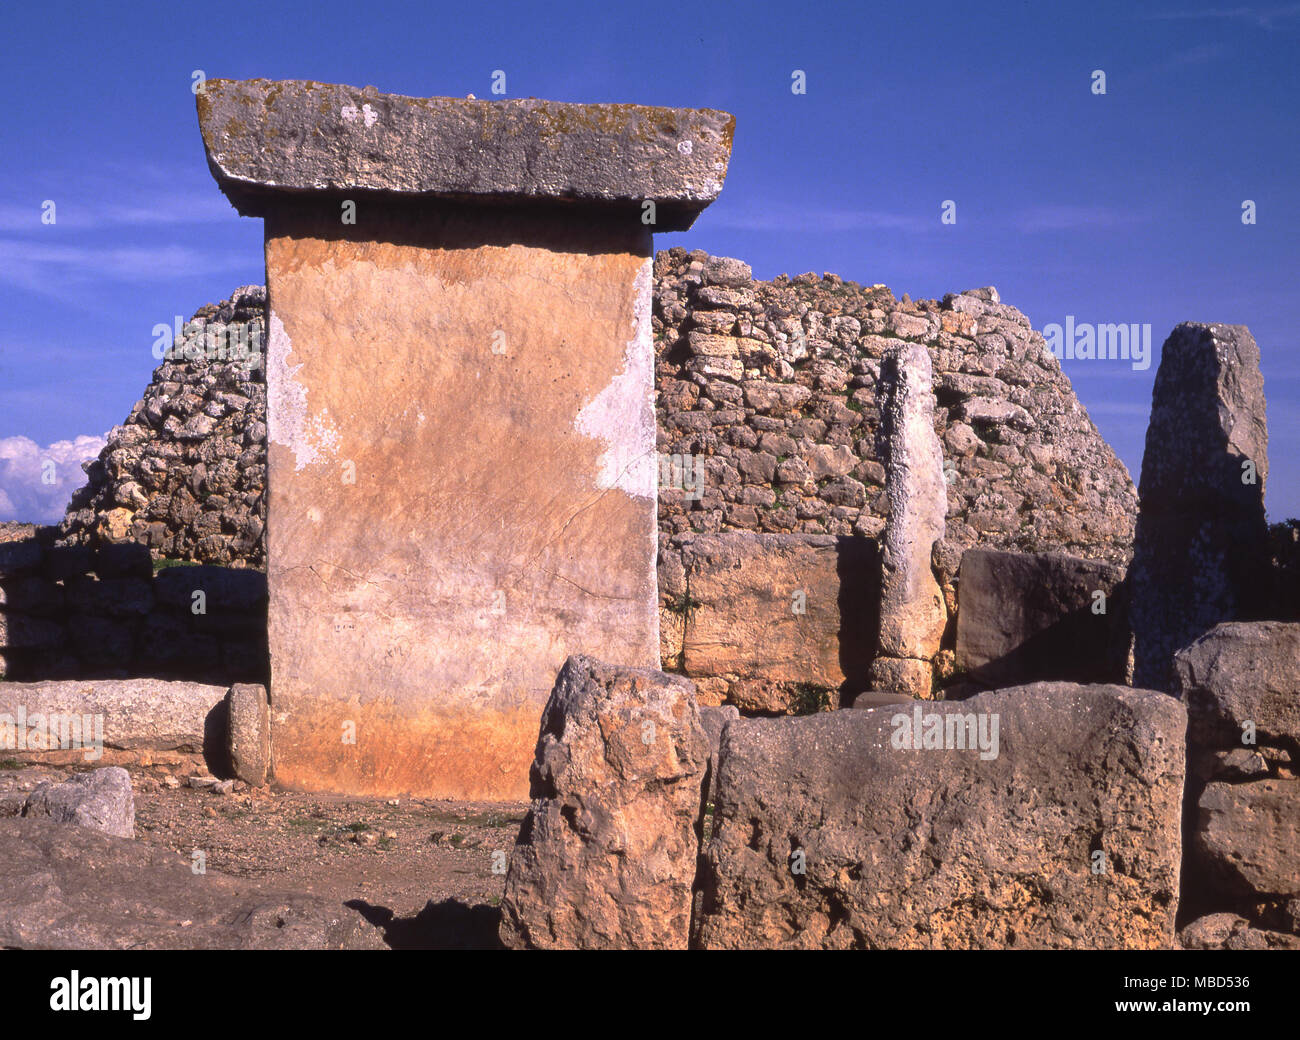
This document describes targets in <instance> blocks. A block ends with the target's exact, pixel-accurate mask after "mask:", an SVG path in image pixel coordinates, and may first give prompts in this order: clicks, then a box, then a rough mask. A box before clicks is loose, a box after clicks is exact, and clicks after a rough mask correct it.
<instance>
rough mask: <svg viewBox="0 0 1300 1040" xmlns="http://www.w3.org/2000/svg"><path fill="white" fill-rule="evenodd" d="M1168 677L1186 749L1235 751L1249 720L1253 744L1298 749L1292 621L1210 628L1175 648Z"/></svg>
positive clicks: (1299, 709) (1299, 631) (1297, 643)
mask: <svg viewBox="0 0 1300 1040" xmlns="http://www.w3.org/2000/svg"><path fill="white" fill-rule="evenodd" d="M1174 675H1175V692H1176V693H1177V695H1178V697H1179V699H1180V700H1182V702H1183V703H1184V704H1185V705H1186V706H1187V716H1188V727H1189V728H1188V741H1189V743H1190V744H1192V745H1193V746H1196V747H1205V748H1222V749H1231V748H1240V747H1242V746H1243V743H1242V737H1243V733H1244V732H1245V726H1246V724H1247V723H1251V724H1253V731H1254V732H1253V736H1254V743H1257V744H1282V745H1285V746H1288V747H1290V748H1292V749H1294V750H1300V624H1297V623H1287V622H1281V621H1259V622H1230V623H1227V624H1222V625H1217V626H1215V627H1214V628H1213V629H1211V630H1210V631H1209V632H1206V633H1205V634H1204V635H1202V636H1201V637H1200V638H1199V639H1197V640H1196V641H1195V642H1193V643H1192V644H1191V645H1190V646H1188V647H1186V648H1184V649H1183V650H1180V651H1179V652H1178V654H1177V655H1176V656H1175V658H1174Z"/></svg>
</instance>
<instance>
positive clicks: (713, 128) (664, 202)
mask: <svg viewBox="0 0 1300 1040" xmlns="http://www.w3.org/2000/svg"><path fill="white" fill-rule="evenodd" d="M196 100H197V103H198V113H199V127H200V129H201V130H202V132H203V144H204V148H205V149H206V150H207V156H208V165H209V167H210V168H211V169H212V173H213V176H215V177H216V179H217V182H218V183H219V184H220V185H221V188H222V190H223V191H225V192H226V194H227V195H229V196H230V198H231V200H232V201H233V202H234V203H235V205H236V206H237V207H238V208H239V210H240V212H242V213H244V214H245V215H256V216H265V215H266V214H267V212H268V211H270V210H273V209H274V208H275V207H277V206H282V205H284V204H285V202H286V201H289V200H291V199H292V198H293V197H294V196H295V195H296V196H301V195H302V194H303V193H307V192H311V193H317V194H319V193H323V192H330V193H348V192H354V193H355V192H364V193H382V194H383V195H385V196H387V197H410V198H414V199H428V198H441V199H455V200H474V201H481V200H484V199H489V200H493V201H497V202H501V203H507V204H514V205H518V204H525V205H531V204H536V203H539V202H552V203H559V204H567V205H574V204H576V205H580V206H582V207H583V208H584V209H587V210H590V209H592V208H594V207H605V208H610V209H615V208H618V209H621V210H622V211H623V212H624V214H625V215H627V216H628V217H631V218H633V219H636V220H637V221H640V219H641V214H642V208H641V207H642V202H643V201H645V200H650V201H653V202H654V203H655V206H656V220H655V228H656V229H657V230H661V231H684V230H686V229H687V228H689V227H690V226H691V224H692V223H693V222H694V219H695V217H696V216H697V215H698V214H699V212H700V211H701V210H703V209H704V207H705V206H707V205H708V204H709V203H710V202H712V201H713V200H714V199H715V198H717V196H718V193H719V192H720V191H721V190H722V182H723V180H724V179H725V178H726V174H727V163H728V162H729V160H730V157H731V140H732V134H733V132H734V129H735V117H734V116H731V115H729V114H728V113H726V112H717V111H714V110H712V109H687V108H653V107H650V106H645V105H607V104H600V105H578V104H568V103H564V102H556V101H540V100H538V99H536V98H528V99H526V100H501V101H487V100H477V99H463V98H412V97H403V96H401V95H398V94H382V93H380V92H379V91H377V90H375V88H373V87H367V88H365V89H358V88H356V87H349V86H341V85H337V84H331V83H313V82H308V81H302V80H282V81H273V80H264V79H253V80H220V79H211V80H208V81H207V82H206V84H205V86H204V89H203V90H202V91H201V92H199V93H198V94H197V95H196ZM337 208H338V207H337V206H336V207H335V209H337Z"/></svg>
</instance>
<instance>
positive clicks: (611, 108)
mask: <svg viewBox="0 0 1300 1040" xmlns="http://www.w3.org/2000/svg"><path fill="white" fill-rule="evenodd" d="M198 114H199V124H200V127H201V129H202V133H203V143H204V147H205V148H206V150H207V157H208V164H209V166H210V168H211V170H212V173H213V175H214V176H215V177H216V179H217V183H218V184H219V185H220V186H221V189H222V191H223V192H225V194H226V195H227V196H228V197H229V199H230V200H231V202H232V203H233V204H234V205H235V207H236V208H237V209H238V210H239V212H240V213H241V214H242V215H244V216H253V217H261V218H262V219H263V220H264V221H265V232H266V272H267V293H268V306H267V316H268V329H267V350H266V366H267V370H266V380H267V415H268V419H267V426H268V456H267V487H268V496H269V498H268V503H267V573H268V586H269V607H268V632H269V646H270V655H271V669H272V703H273V725H274V729H275V770H276V775H277V776H278V778H279V779H280V780H281V781H283V782H284V783H287V784H291V785H294V786H297V787H300V788H305V789H318V790H319V789H327V790H338V791H350V792H355V793H358V794H394V793H402V792H410V793H413V794H417V795H424V796H432V797H453V798H522V797H524V796H526V794H527V777H528V767H529V763H530V761H531V756H532V751H533V746H534V744H535V742H536V739H537V720H538V717H539V715H540V713H541V708H542V706H543V704H544V703H545V701H546V698H547V695H548V693H549V691H550V689H551V687H552V685H553V684H554V681H555V675H556V672H557V671H558V670H559V668H560V666H561V665H562V664H563V663H564V661H565V659H566V658H567V657H568V656H569V655H571V654H574V653H579V652H582V653H589V654H592V655H595V656H597V657H599V658H602V659H605V660H610V661H617V662H620V663H622V664H625V665H628V666H639V667H650V668H656V667H658V665H659V622H658V617H659V613H658V600H657V589H656V580H655V561H656V545H657V536H656V531H657V519H656V466H655V412H654V351H653V344H652V338H651V318H650V314H651V276H652V264H653V253H652V248H651V234H652V232H653V231H654V230H656V229H660V230H670V231H680V230H685V229H687V228H689V227H690V226H691V224H692V223H693V221H694V220H695V218H696V216H697V215H698V214H699V213H700V212H701V210H703V209H704V207H705V206H707V205H708V204H709V203H710V202H711V201H713V199H715V198H716V197H717V195H718V193H719V191H720V190H721V188H722V182H723V179H724V178H725V176H726V171H727V162H728V158H729V156H730V151H731V139H732V130H733V126H734V119H733V117H732V116H730V115H728V114H726V113H723V112H717V111H712V110H687V109H664V108H649V107H642V106H637V105H577V104H560V103H555V102H548V101H535V100H527V101H492V102H489V101H477V100H472V99H471V100H459V99H449V98H426V99H419V98H409V97H400V96H396V95H390V94H381V93H378V92H377V91H375V90H374V89H373V88H367V89H365V90H358V89H355V88H351V87H345V86H334V85H329V84H321V83H312V82H271V81H267V80H249V81H240V82H236V81H229V80H215V81H209V82H208V83H207V86H206V90H205V91H204V92H203V93H200V94H199V95H198Z"/></svg>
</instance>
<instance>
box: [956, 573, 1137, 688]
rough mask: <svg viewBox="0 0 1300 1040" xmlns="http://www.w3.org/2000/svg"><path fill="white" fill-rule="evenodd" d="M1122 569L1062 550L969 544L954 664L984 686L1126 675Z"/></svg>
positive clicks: (961, 585) (1108, 679)
mask: <svg viewBox="0 0 1300 1040" xmlns="http://www.w3.org/2000/svg"><path fill="white" fill-rule="evenodd" d="M1123 578H1124V570H1123V568H1122V567H1117V566H1116V565H1115V564H1113V563H1107V562H1105V561H1104V560H1083V559H1079V558H1078V557H1075V556H1067V555H1065V554H1064V553H1019V552H997V551H993V550H987V549H968V550H967V551H966V552H965V553H964V554H962V558H961V571H960V580H959V583H958V588H959V590H960V591H959V593H958V597H959V598H958V608H959V609H958V611H957V660H956V663H957V670H958V671H959V672H965V673H967V674H968V675H969V676H970V677H971V678H972V679H974V680H976V681H977V682H979V683H981V684H983V685H986V686H1006V685H1011V684H1015V683H1025V682H1036V681H1042V680H1067V681H1069V682H1118V683H1122V682H1123V681H1124V677H1125V672H1126V670H1127V666H1128V624H1127V619H1126V617H1125V610H1124V604H1123V602H1122V600H1123V597H1122V595H1117V593H1116V590H1117V588H1118V586H1119V584H1120V582H1121V581H1122V580H1123Z"/></svg>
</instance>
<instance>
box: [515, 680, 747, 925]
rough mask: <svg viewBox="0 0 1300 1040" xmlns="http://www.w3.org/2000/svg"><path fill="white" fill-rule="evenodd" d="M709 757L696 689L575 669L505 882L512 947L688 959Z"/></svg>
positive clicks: (545, 745) (551, 719) (552, 705)
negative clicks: (668, 953) (666, 953)
mask: <svg viewBox="0 0 1300 1040" xmlns="http://www.w3.org/2000/svg"><path fill="white" fill-rule="evenodd" d="M733 724H734V723H733ZM708 755H709V744H708V737H707V735H706V734H705V731H704V729H703V728H702V726H701V724H700V716H699V711H698V709H697V708H696V705H695V694H694V690H693V689H692V687H691V684H690V683H689V682H688V681H687V680H685V679H682V678H680V677H677V676H670V675H665V674H663V673H662V672H655V671H652V670H649V669H635V668H620V667H615V666H612V665H607V664H602V663H601V662H599V661H595V660H592V659H591V658H589V657H571V658H569V660H568V661H566V662H565V664H564V667H563V668H562V669H561V670H560V674H559V677H558V678H557V679H556V681H555V689H554V690H553V692H552V693H551V698H550V700H549V701H548V702H547V705H546V710H545V712H544V714H543V716H542V727H541V734H540V736H539V738H538V741H537V755H536V760H535V761H534V763H533V768H532V772H531V794H532V798H533V804H532V808H531V809H530V810H529V813H528V816H527V817H526V819H525V820H524V823H523V826H522V827H521V828H520V832H519V838H518V840H517V843H516V845H515V848H514V855H513V857H512V858H511V861H510V868H509V872H508V873H507V875H506V890H505V896H504V897H503V899H502V901H501V909H502V922H501V938H502V940H503V941H504V942H505V943H506V945H508V946H514V947H540V948H551V947H576V948H584V949H586V948H610V947H620V948H655V949H663V948H669V949H671V948H683V949H684V948H685V947H686V945H687V938H688V931H689V925H690V915H691V884H692V881H693V879H694V877H695V867H696V849H697V842H698V834H697V832H696V823H697V820H698V819H699V814H700V807H701V785H702V783H703V780H704V775H705V768H706V765H707V759H708Z"/></svg>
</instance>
